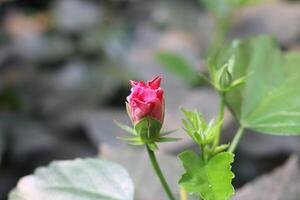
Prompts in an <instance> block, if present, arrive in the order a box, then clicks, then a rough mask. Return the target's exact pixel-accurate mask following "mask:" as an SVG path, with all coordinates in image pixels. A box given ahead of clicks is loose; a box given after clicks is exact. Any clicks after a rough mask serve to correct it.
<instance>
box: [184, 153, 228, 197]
mask: <svg viewBox="0 0 300 200" xmlns="http://www.w3.org/2000/svg"><path fill="white" fill-rule="evenodd" d="M179 159H180V160H181V161H182V163H183V166H184V168H185V170H186V172H185V174H183V175H182V177H181V179H180V180H179V184H180V185H181V186H182V187H184V188H185V189H186V190H187V191H188V192H190V193H197V194H199V195H200V196H201V197H202V198H203V199H204V200H228V199H229V198H230V196H231V195H233V193H234V188H233V186H232V185H231V180H232V179H233V177H234V174H233V173H232V172H231V165H230V164H231V163H232V162H233V154H232V153H229V152H222V153H219V154H217V155H215V156H214V157H212V158H211V159H210V160H208V162H205V161H203V160H202V159H201V158H200V157H199V156H198V155H197V154H195V153H194V152H192V151H185V152H183V153H181V154H179Z"/></svg>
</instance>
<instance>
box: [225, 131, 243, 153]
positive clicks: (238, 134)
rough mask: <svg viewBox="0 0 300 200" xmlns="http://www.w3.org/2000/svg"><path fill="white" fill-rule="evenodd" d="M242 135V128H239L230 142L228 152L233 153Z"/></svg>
mask: <svg viewBox="0 0 300 200" xmlns="http://www.w3.org/2000/svg"><path fill="white" fill-rule="evenodd" d="M243 134H244V127H243V126H240V127H239V129H238V131H237V132H236V134H235V136H234V138H233V140H232V143H231V144H230V146H229V149H228V152H231V153H233V152H234V151H235V149H236V147H237V145H238V143H239V142H240V140H241V138H242V136H243Z"/></svg>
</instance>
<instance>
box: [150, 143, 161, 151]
mask: <svg viewBox="0 0 300 200" xmlns="http://www.w3.org/2000/svg"><path fill="white" fill-rule="evenodd" d="M147 146H148V147H149V148H150V149H151V151H155V150H158V146H157V145H156V144H155V143H154V142H153V143H148V144H147Z"/></svg>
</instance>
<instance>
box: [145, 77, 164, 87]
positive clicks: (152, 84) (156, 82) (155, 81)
mask: <svg viewBox="0 0 300 200" xmlns="http://www.w3.org/2000/svg"><path fill="white" fill-rule="evenodd" d="M161 79H162V78H161V76H160V75H158V76H156V77H154V78H153V79H152V80H150V81H148V82H147V85H148V86H149V87H150V88H152V89H158V88H159V87H160V82H161Z"/></svg>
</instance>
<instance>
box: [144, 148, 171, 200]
mask: <svg viewBox="0 0 300 200" xmlns="http://www.w3.org/2000/svg"><path fill="white" fill-rule="evenodd" d="M147 152H148V155H149V158H150V160H151V163H152V166H153V169H154V171H155V173H156V175H157V176H158V178H159V180H160V183H161V185H162V186H163V188H164V190H165V192H166V193H167V195H168V197H169V199H170V200H175V197H174V195H173V194H172V192H171V190H170V187H169V185H168V183H167V181H166V179H165V177H164V175H163V173H162V172H161V169H160V167H159V165H158V162H157V160H156V157H155V154H154V151H152V150H151V149H150V148H149V147H148V145H147Z"/></svg>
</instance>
